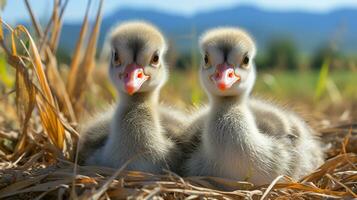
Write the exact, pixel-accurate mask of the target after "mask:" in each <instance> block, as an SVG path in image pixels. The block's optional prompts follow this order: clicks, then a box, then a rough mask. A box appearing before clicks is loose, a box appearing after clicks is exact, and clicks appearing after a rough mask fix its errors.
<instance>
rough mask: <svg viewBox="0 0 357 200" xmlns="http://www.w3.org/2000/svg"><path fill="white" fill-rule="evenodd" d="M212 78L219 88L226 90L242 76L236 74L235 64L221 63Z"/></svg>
mask: <svg viewBox="0 0 357 200" xmlns="http://www.w3.org/2000/svg"><path fill="white" fill-rule="evenodd" d="M211 80H212V81H213V82H214V83H215V84H216V86H217V87H218V89H220V90H222V91H224V90H226V89H228V88H230V87H232V85H233V84H234V83H235V82H237V81H239V80H240V76H239V75H237V74H235V72H234V68H233V66H229V65H227V64H220V65H217V67H216V72H215V73H214V74H212V75H211Z"/></svg>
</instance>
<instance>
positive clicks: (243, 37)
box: [186, 28, 323, 185]
mask: <svg viewBox="0 0 357 200" xmlns="http://www.w3.org/2000/svg"><path fill="white" fill-rule="evenodd" d="M200 46H201V50H202V53H203V55H204V59H203V60H204V61H203V63H202V67H201V69H200V78H201V84H202V86H203V88H204V89H205V91H206V93H207V95H208V96H209V100H210V105H209V111H208V114H207V115H206V116H205V117H204V119H205V121H204V125H203V127H204V128H203V133H202V137H201V143H200V145H199V147H198V148H197V150H196V151H195V152H194V153H193V154H192V156H191V158H190V159H189V161H188V163H187V166H186V168H187V175H206V176H218V177H225V178H233V179H238V180H247V181H250V182H252V183H254V184H258V185H260V184H266V183H269V182H271V181H272V180H274V178H276V177H277V176H279V175H282V174H284V175H289V176H291V177H293V178H295V179H296V178H300V177H302V176H303V175H306V174H307V173H309V172H311V171H312V170H314V169H316V168H317V167H319V165H320V164H321V163H322V162H323V153H322V150H321V146H320V143H319V141H318V140H317V138H316V137H315V136H314V131H313V130H312V129H311V128H310V127H309V126H308V125H307V124H306V123H305V122H304V121H303V120H302V119H301V118H299V117H298V116H297V115H296V114H295V113H293V112H291V111H288V110H286V109H283V108H280V107H278V106H276V105H274V104H272V103H270V102H268V101H264V100H260V99H255V98H252V97H250V96H249V95H250V92H251V90H252V87H253V85H254V82H255V76H256V71H255V66H254V62H253V59H254V57H255V53H256V49H255V44H254V41H253V40H252V39H251V38H250V36H249V35H248V34H247V33H246V32H244V31H242V30H240V29H236V28H218V29H214V30H211V31H208V32H207V33H205V34H204V35H203V37H202V38H201V41H200ZM297 81H298V80H297Z"/></svg>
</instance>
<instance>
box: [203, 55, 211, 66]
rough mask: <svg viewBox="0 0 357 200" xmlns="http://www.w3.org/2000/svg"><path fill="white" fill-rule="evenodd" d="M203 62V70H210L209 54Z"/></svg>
mask: <svg viewBox="0 0 357 200" xmlns="http://www.w3.org/2000/svg"><path fill="white" fill-rule="evenodd" d="M203 61H204V62H205V64H204V66H203V68H205V69H208V68H209V67H210V61H209V57H208V54H207V53H206V54H205V56H204V58H203Z"/></svg>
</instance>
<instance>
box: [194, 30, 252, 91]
mask: <svg viewBox="0 0 357 200" xmlns="http://www.w3.org/2000/svg"><path fill="white" fill-rule="evenodd" d="M200 48H201V52H202V55H203V59H202V64H201V69H200V79H201V84H202V85H203V87H204V89H205V90H206V92H207V94H208V95H209V96H223V97H224V96H237V97H247V96H248V95H249V94H250V92H251V90H252V87H253V85H254V82H255V73H256V72H255V66H254V62H253V59H254V57H255V54H256V47H255V44H254V41H253V39H252V38H251V37H250V36H249V35H248V34H247V33H246V32H245V31H243V30H241V29H238V28H217V29H213V30H209V31H208V32H206V33H204V34H203V36H202V37H201V39H200Z"/></svg>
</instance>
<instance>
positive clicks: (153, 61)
mask: <svg viewBox="0 0 357 200" xmlns="http://www.w3.org/2000/svg"><path fill="white" fill-rule="evenodd" d="M159 60H160V57H159V55H158V53H154V54H153V55H152V57H151V61H150V65H152V66H154V67H157V65H158V64H159Z"/></svg>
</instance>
